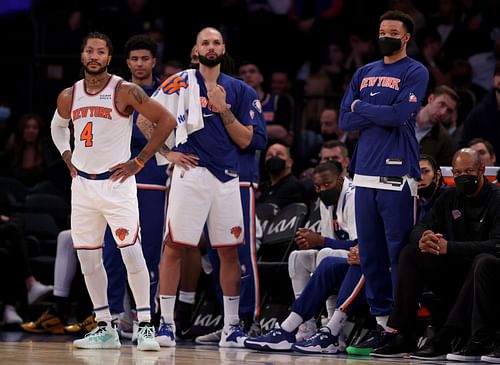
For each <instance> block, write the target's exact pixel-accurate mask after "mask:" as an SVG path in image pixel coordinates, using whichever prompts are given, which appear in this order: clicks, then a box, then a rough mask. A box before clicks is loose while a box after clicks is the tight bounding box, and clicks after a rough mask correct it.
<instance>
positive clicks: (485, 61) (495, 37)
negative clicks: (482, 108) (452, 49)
mask: <svg viewBox="0 0 500 365" xmlns="http://www.w3.org/2000/svg"><path fill="white" fill-rule="evenodd" d="M490 38H491V41H492V47H491V48H490V49H491V51H488V52H481V53H476V54H473V55H472V56H470V57H469V63H470V65H471V67H472V82H473V83H474V84H475V85H477V86H480V87H481V88H483V89H484V90H485V91H487V90H490V88H491V75H492V74H493V73H494V70H495V64H496V63H497V62H500V28H499V27H496V28H494V29H493V30H492V31H491V34H490Z"/></svg>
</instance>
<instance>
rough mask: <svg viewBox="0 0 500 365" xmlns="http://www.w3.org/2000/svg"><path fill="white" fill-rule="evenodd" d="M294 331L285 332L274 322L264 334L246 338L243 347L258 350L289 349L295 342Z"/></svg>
mask: <svg viewBox="0 0 500 365" xmlns="http://www.w3.org/2000/svg"><path fill="white" fill-rule="evenodd" d="M295 332H296V331H294V332H287V331H285V330H284V329H282V328H281V327H280V325H279V324H278V323H276V325H275V326H274V328H273V329H272V330H271V331H269V332H268V333H266V334H265V335H263V336H259V337H253V338H248V339H247V340H246V341H245V347H247V348H249V349H253V350H260V351H290V350H291V349H292V345H293V344H294V343H295Z"/></svg>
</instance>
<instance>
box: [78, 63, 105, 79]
mask: <svg viewBox="0 0 500 365" xmlns="http://www.w3.org/2000/svg"><path fill="white" fill-rule="evenodd" d="M83 69H84V70H85V72H86V73H87V74H89V75H92V76H95V75H100V74H102V73H104V72H106V70H107V69H108V66H103V67H100V68H98V69H97V70H95V71H94V70H89V68H88V67H87V65H84V66H83Z"/></svg>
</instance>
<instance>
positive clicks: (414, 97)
mask: <svg viewBox="0 0 500 365" xmlns="http://www.w3.org/2000/svg"><path fill="white" fill-rule="evenodd" d="M408 101H409V102H410V103H416V102H417V96H416V95H415V94H414V93H410V97H409V98H408Z"/></svg>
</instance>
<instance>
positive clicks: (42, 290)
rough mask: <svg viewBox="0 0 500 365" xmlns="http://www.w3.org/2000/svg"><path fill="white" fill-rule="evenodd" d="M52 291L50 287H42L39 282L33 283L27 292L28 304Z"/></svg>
mask: <svg viewBox="0 0 500 365" xmlns="http://www.w3.org/2000/svg"><path fill="white" fill-rule="evenodd" d="M52 289H54V287H53V286H52V285H43V284H42V283H41V282H39V281H35V282H34V283H33V285H31V288H30V290H28V304H32V303H34V302H36V301H37V300H38V299H40V298H41V297H42V296H44V295H45V294H48V293H50V292H51V291H52Z"/></svg>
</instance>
